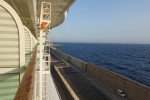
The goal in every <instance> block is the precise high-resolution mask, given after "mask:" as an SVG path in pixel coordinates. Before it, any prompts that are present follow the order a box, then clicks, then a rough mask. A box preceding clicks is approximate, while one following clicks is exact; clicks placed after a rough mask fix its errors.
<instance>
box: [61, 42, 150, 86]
mask: <svg viewBox="0 0 150 100" xmlns="http://www.w3.org/2000/svg"><path fill="white" fill-rule="evenodd" d="M60 44H63V46H62V47H59V49H60V50H61V51H63V52H65V53H68V54H70V55H72V56H74V57H76V58H78V59H81V60H83V61H86V62H89V63H93V64H95V65H98V66H101V67H104V68H106V69H109V70H111V71H114V72H116V73H119V74H121V75H123V76H126V77H128V78H130V79H133V80H135V81H138V82H140V83H142V84H145V85H147V86H150V45H148V44H147V45H144V44H100V43H60Z"/></svg>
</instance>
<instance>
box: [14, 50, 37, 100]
mask: <svg viewBox="0 0 150 100" xmlns="http://www.w3.org/2000/svg"><path fill="white" fill-rule="evenodd" d="M36 55H37V49H35V50H34V52H33V55H32V58H31V60H30V62H29V64H28V67H27V68H26V71H25V73H24V76H23V79H22V81H21V83H20V85H19V88H18V90H17V93H16V95H15V98H14V100H32V99H33V96H34V84H35V83H34V82H35V71H36Z"/></svg>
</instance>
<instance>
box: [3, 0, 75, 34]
mask: <svg viewBox="0 0 150 100" xmlns="http://www.w3.org/2000/svg"><path fill="white" fill-rule="evenodd" d="M5 1H6V2H7V3H8V4H9V5H10V6H11V7H13V8H14V9H15V10H16V12H17V13H18V15H19V17H20V18H21V20H22V23H23V24H24V25H25V26H26V27H27V28H28V29H29V30H30V31H31V33H32V34H33V35H34V36H35V37H36V34H37V31H38V30H37V16H38V14H39V13H40V12H39V11H40V10H39V9H40V6H41V2H42V1H45V2H49V3H51V24H50V25H49V26H50V28H53V27H56V26H58V25H60V24H61V23H62V22H63V21H64V19H65V14H64V13H65V12H66V11H67V10H68V9H69V7H70V6H71V5H72V4H73V2H74V1H75V0H5Z"/></svg>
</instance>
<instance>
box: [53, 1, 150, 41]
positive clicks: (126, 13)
mask: <svg viewBox="0 0 150 100" xmlns="http://www.w3.org/2000/svg"><path fill="white" fill-rule="evenodd" d="M51 40H52V41H53V42H88V43H90V42H92V43H149V44H150V0H76V2H75V3H74V4H73V5H72V7H71V8H70V10H69V13H68V16H67V19H66V20H65V21H64V23H63V24H61V25H60V26H58V27H56V28H53V30H52V33H51Z"/></svg>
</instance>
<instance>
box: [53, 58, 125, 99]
mask: <svg viewBox="0 0 150 100" xmlns="http://www.w3.org/2000/svg"><path fill="white" fill-rule="evenodd" d="M51 71H52V75H53V76H54V77H55V78H54V80H55V83H56V85H57V87H58V90H59V92H61V93H60V96H61V97H62V98H63V99H65V100H67V99H68V100H71V99H76V100H78V99H81V100H127V98H121V97H120V96H119V95H117V94H116V91H113V90H112V89H111V88H109V87H108V86H107V85H105V84H104V83H103V82H102V81H100V80H97V79H96V78H94V77H92V76H91V75H89V74H87V73H85V72H83V71H81V70H79V69H78V68H77V67H76V66H74V65H72V64H71V63H68V62H66V61H65V60H63V59H62V58H58V57H56V56H54V55H52V70H51ZM56 76H57V78H56ZM58 77H59V78H58ZM60 79H61V82H60ZM61 87H63V88H61ZM64 91H65V92H64ZM63 92H64V93H63Z"/></svg>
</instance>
